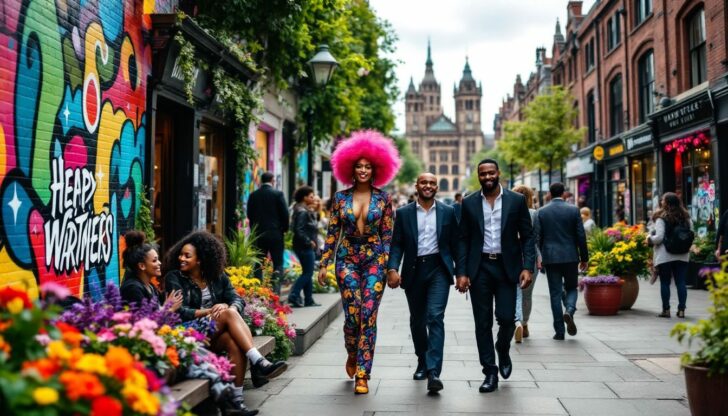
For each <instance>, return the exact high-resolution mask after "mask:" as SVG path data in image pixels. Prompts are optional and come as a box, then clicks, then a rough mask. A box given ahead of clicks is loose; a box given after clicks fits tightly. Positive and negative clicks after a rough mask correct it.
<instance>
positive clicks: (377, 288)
mask: <svg viewBox="0 0 728 416" xmlns="http://www.w3.org/2000/svg"><path fill="white" fill-rule="evenodd" d="M374 291H376V292H381V291H382V282H377V283H375V284H374Z"/></svg>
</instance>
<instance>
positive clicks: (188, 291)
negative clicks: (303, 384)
mask: <svg viewBox="0 0 728 416" xmlns="http://www.w3.org/2000/svg"><path fill="white" fill-rule="evenodd" d="M225 263H226V252H225V246H224V245H223V243H222V241H220V239H219V238H218V237H216V236H215V235H213V234H211V233H209V232H207V231H195V232H193V233H191V234H189V235H187V236H186V237H184V238H183V239H182V240H180V241H179V242H178V243H177V244H175V245H174V247H172V248H171V249H170V250H169V251H168V252H167V255H166V257H165V270H166V271H167V274H166V275H165V278H164V288H165V291H166V292H167V293H170V292H173V291H175V290H180V291H181V292H182V299H183V302H182V307H181V308H180V310H179V314H180V317H181V318H182V320H183V321H191V320H194V319H212V320H214V322H215V328H216V332H215V334H214V335H213V337H212V340H211V343H210V345H211V347H212V350H213V351H215V352H223V351H224V352H225V353H227V355H228V358H230V360H231V361H232V362H233V364H235V367H234V368H233V373H234V376H235V382H234V383H235V396H236V398H237V399H238V400H237V402H236V403H237V405H238V407H239V408H240V409H242V410H244V411H247V409H246V408H245V405H244V404H243V378H244V377H245V368H246V366H247V359H250V362H251V363H252V365H253V368H252V369H251V370H256V372H257V373H258V374H260V375H262V376H264V377H266V378H268V379H271V378H274V377H277V376H279V375H280V374H281V373H283V372H284V371H285V370H286V369H287V368H288V364H286V362H284V361H278V362H275V363H271V362H270V361H268V360H267V359H266V358H265V357H263V355H261V353H260V352H259V351H258V350H257V349H256V348H255V347H254V346H253V335H252V334H251V332H250V328H248V325H247V324H246V323H245V321H244V320H243V318H242V314H243V313H244V308H245V303H244V302H243V300H242V299H241V298H240V297H239V296H238V294H237V293H235V289H233V287H232V284H230V279H229V278H228V276H227V275H226V274H225V273H224V268H225ZM246 358H247V359H246ZM244 414H252V413H244Z"/></svg>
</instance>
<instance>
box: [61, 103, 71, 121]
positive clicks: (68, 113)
mask: <svg viewBox="0 0 728 416" xmlns="http://www.w3.org/2000/svg"><path fill="white" fill-rule="evenodd" d="M70 115H71V112H70V111H69V110H68V104H66V109H65V110H63V116H64V117H66V124H68V116H70Z"/></svg>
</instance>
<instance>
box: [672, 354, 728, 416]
mask: <svg viewBox="0 0 728 416" xmlns="http://www.w3.org/2000/svg"><path fill="white" fill-rule="evenodd" d="M683 368H684V369H685V387H686V388H687V391H688V403H690V413H691V414H692V416H725V415H728V374H714V375H713V376H708V369H707V368H705V367H695V366H692V365H686V366H684V367H683Z"/></svg>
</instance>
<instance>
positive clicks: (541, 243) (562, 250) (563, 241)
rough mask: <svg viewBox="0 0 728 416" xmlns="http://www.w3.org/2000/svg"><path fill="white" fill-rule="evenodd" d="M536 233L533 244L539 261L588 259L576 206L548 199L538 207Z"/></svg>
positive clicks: (559, 199)
mask: <svg viewBox="0 0 728 416" xmlns="http://www.w3.org/2000/svg"><path fill="white" fill-rule="evenodd" d="M537 220H538V222H539V227H538V228H539V232H538V235H537V236H536V243H537V244H538V247H539V249H541V261H542V262H543V264H558V263H578V262H579V261H583V262H586V261H589V252H588V250H587V247H586V233H585V232H584V223H583V222H582V220H581V215H580V214H579V208H577V207H575V206H574V205H570V204H567V203H566V202H565V201H564V200H563V199H561V198H556V199H552V200H551V202H549V203H548V204H547V205H546V206H544V207H543V208H541V209H539V210H538V215H537Z"/></svg>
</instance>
